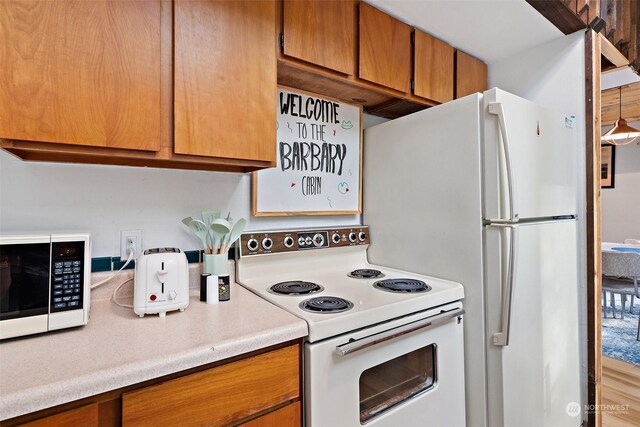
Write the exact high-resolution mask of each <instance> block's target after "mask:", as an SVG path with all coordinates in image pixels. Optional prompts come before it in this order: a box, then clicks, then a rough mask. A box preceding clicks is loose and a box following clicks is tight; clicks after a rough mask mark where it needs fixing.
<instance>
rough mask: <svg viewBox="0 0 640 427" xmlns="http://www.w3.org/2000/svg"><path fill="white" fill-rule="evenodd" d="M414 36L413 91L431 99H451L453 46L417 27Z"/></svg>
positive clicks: (442, 100) (440, 100)
mask: <svg viewBox="0 0 640 427" xmlns="http://www.w3.org/2000/svg"><path fill="white" fill-rule="evenodd" d="M414 37H415V43H414V64H415V66H414V88H413V93H414V94H415V95H418V96H421V97H423V98H427V99H431V100H433V101H438V102H447V101H451V100H452V99H453V47H452V46H451V45H449V44H447V43H445V42H443V41H442V40H439V39H437V38H435V37H433V36H430V35H429V34H427V33H424V32H422V31H420V30H418V29H416V30H415V36H414Z"/></svg>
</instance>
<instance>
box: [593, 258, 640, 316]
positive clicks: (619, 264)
mask: <svg viewBox="0 0 640 427" xmlns="http://www.w3.org/2000/svg"><path fill="white" fill-rule="evenodd" d="M639 278H640V253H635V252H609V251H604V252H602V292H603V299H604V305H605V306H606V303H607V300H606V292H609V296H610V305H611V310H612V312H613V317H614V318H615V317H616V311H615V298H614V294H620V295H621V300H622V310H621V312H620V317H621V318H622V319H624V306H625V302H626V296H627V295H629V296H631V304H630V306H629V312H631V310H632V309H633V302H634V298H640V292H639V290H638V279H639Z"/></svg>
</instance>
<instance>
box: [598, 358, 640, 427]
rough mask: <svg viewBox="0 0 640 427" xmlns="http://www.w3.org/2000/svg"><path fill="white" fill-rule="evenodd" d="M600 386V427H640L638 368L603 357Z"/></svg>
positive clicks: (639, 376)
mask: <svg viewBox="0 0 640 427" xmlns="http://www.w3.org/2000/svg"><path fill="white" fill-rule="evenodd" d="M602 386H603V387H602V397H603V399H602V400H603V402H602V403H603V405H604V407H603V411H602V426H603V427H636V426H640V366H636V365H632V364H630V363H625V362H621V361H619V360H616V359H611V358H609V357H604V356H603V357H602ZM608 405H609V406H608ZM625 405H629V406H628V409H626V410H625V408H626V406H625Z"/></svg>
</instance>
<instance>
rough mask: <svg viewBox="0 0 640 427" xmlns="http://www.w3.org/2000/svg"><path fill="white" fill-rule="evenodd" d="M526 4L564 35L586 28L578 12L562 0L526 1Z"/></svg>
mask: <svg viewBox="0 0 640 427" xmlns="http://www.w3.org/2000/svg"><path fill="white" fill-rule="evenodd" d="M527 3H529V4H530V5H531V6H532V7H533V8H534V9H535V10H537V11H538V12H539V13H540V14H541V15H542V16H544V17H545V18H547V20H548V21H549V22H551V23H552V24H553V25H555V26H556V27H557V28H558V29H559V30H560V31H562V32H563V33H564V34H571V33H575V32H576V31H578V30H582V29H585V28H587V24H586V23H585V22H584V21H583V20H582V19H580V17H579V16H578V15H577V12H578V11H576V10H575V9H572V8H570V7H568V6H567V5H566V4H565V3H564V2H563V1H562V0H527Z"/></svg>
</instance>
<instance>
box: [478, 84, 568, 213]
mask: <svg viewBox="0 0 640 427" xmlns="http://www.w3.org/2000/svg"><path fill="white" fill-rule="evenodd" d="M483 116H484V140H483V164H484V208H483V217H484V218H485V219H487V220H496V219H514V218H515V217H517V218H521V219H522V218H544V217H552V216H559V215H572V214H575V212H576V209H577V204H576V203H577V195H576V190H577V189H576V185H577V174H578V172H577V160H578V158H577V156H578V151H577V147H578V134H577V132H576V129H574V128H573V127H572V126H573V124H572V119H571V118H570V117H565V116H564V115H561V114H558V113H556V112H553V111H551V110H548V109H546V108H543V107H540V106H538V105H536V104H534V103H532V102H530V101H527V100H526V99H523V98H520V97H518V96H515V95H512V94H510V93H507V92H504V91H502V90H500V89H495V88H494V89H491V90H489V91H487V92H485V93H484V97H483ZM505 136H506V139H505ZM511 207H513V212H512V210H511Z"/></svg>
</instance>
